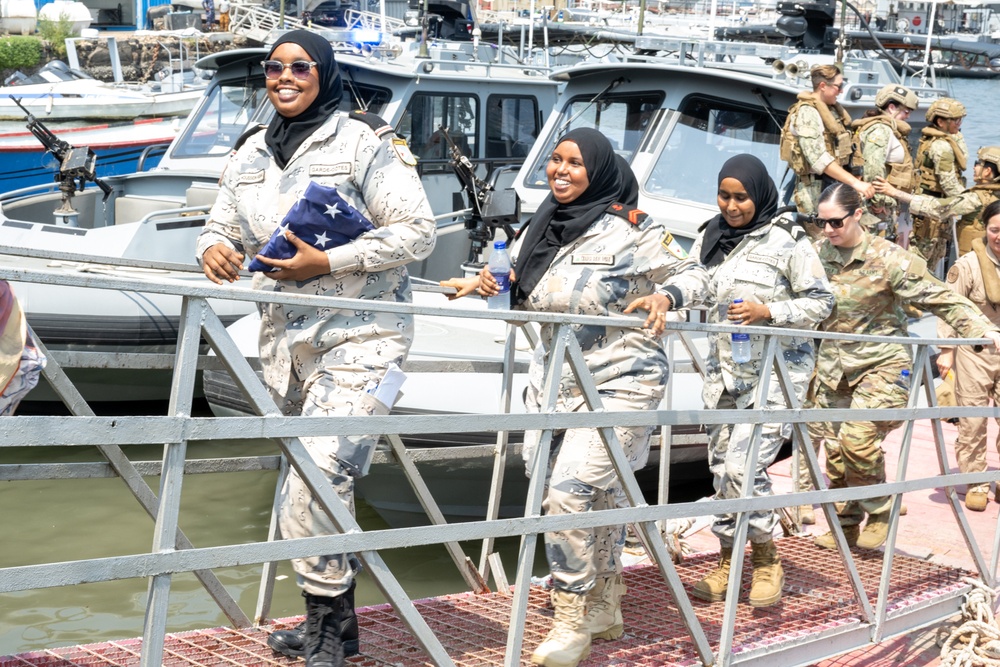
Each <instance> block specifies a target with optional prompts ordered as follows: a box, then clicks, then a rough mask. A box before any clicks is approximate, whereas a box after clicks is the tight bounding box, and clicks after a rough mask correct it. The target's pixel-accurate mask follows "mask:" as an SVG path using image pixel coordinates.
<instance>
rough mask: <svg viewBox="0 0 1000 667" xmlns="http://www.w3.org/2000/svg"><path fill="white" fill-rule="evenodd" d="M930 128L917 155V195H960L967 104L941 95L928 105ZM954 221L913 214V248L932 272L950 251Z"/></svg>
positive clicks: (923, 134)
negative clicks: (963, 122) (949, 240)
mask: <svg viewBox="0 0 1000 667" xmlns="http://www.w3.org/2000/svg"><path fill="white" fill-rule="evenodd" d="M926 118H927V123H928V124H927V127H925V128H924V129H922V130H921V131H920V143H919V144H918V146H917V155H916V157H915V158H914V167H915V169H916V180H917V189H916V194H918V195H927V196H929V197H934V198H936V199H942V198H945V197H957V196H959V195H961V194H962V193H963V192H964V191H965V176H964V172H965V167H966V165H967V162H968V159H969V149H968V148H967V147H966V145H965V138H964V137H963V136H962V133H961V132H960V130H961V128H962V119H963V118H965V105H963V104H962V103H961V102H959V101H958V100H953V99H951V98H949V97H942V98H939V99H937V100H935V101H934V102H933V103H931V105H930V107H928V108H927V114H926ZM950 234H951V223H950V221H947V220H934V219H933V218H932V217H929V216H925V215H918V214H914V215H913V233H912V234H911V236H910V250H912V251H913V252H915V253H917V254H918V255H920V256H921V257H923V258H924V259H925V260H927V266H928V267H929V268H930V270H931V271H932V272H933V271H934V270H935V269H936V268H937V265H938V262H940V261H941V259H942V258H944V256H945V253H946V252H947V250H948V237H949V236H950Z"/></svg>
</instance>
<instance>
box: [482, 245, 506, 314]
mask: <svg viewBox="0 0 1000 667" xmlns="http://www.w3.org/2000/svg"><path fill="white" fill-rule="evenodd" d="M486 268H487V269H489V271H490V273H491V274H492V275H493V279H494V280H496V281H497V286H498V287H499V288H500V293H499V294H497V295H496V296H491V297H489V298H488V299H487V300H486V301H487V304H488V306H489V309H490V310H510V255H509V254H507V243H506V242H505V241H494V242H493V252H492V254H490V261H489V262H487V264H486Z"/></svg>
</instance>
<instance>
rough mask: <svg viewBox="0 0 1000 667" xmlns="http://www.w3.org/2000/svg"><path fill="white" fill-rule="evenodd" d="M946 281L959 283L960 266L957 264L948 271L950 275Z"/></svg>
mask: <svg viewBox="0 0 1000 667" xmlns="http://www.w3.org/2000/svg"><path fill="white" fill-rule="evenodd" d="M945 280H947V281H948V282H949V283H957V282H958V264H955V265H953V266H952V267H951V268H950V269H948V275H947V276H946V277H945Z"/></svg>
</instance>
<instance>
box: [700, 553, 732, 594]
mask: <svg viewBox="0 0 1000 667" xmlns="http://www.w3.org/2000/svg"><path fill="white" fill-rule="evenodd" d="M732 562H733V549H732V547H722V548H721V549H719V566H718V567H717V568H715V569H714V570H712V571H711V572H709V573H708V576H707V577H705V578H704V579H702V580H701V581H699V582H698V583H697V584H695V585H694V590H693V591H691V594H692V595H694V596H695V597H696V598H701V599H702V600H707V601H709V602H718V601H719V600H725V599H726V589H727V588H728V587H729V566H730V565H732Z"/></svg>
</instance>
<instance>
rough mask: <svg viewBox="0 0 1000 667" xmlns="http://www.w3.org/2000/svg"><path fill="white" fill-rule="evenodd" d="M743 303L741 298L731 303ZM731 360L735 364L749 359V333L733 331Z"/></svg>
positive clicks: (743, 362)
mask: <svg viewBox="0 0 1000 667" xmlns="http://www.w3.org/2000/svg"><path fill="white" fill-rule="evenodd" d="M737 303H743V299H736V300H735V301H733V304H737ZM732 348H733V361H734V362H736V363H737V364H745V363H746V362H748V361H750V334H748V333H743V332H742V331H740V332H736V331H734V332H733V340H732Z"/></svg>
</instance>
